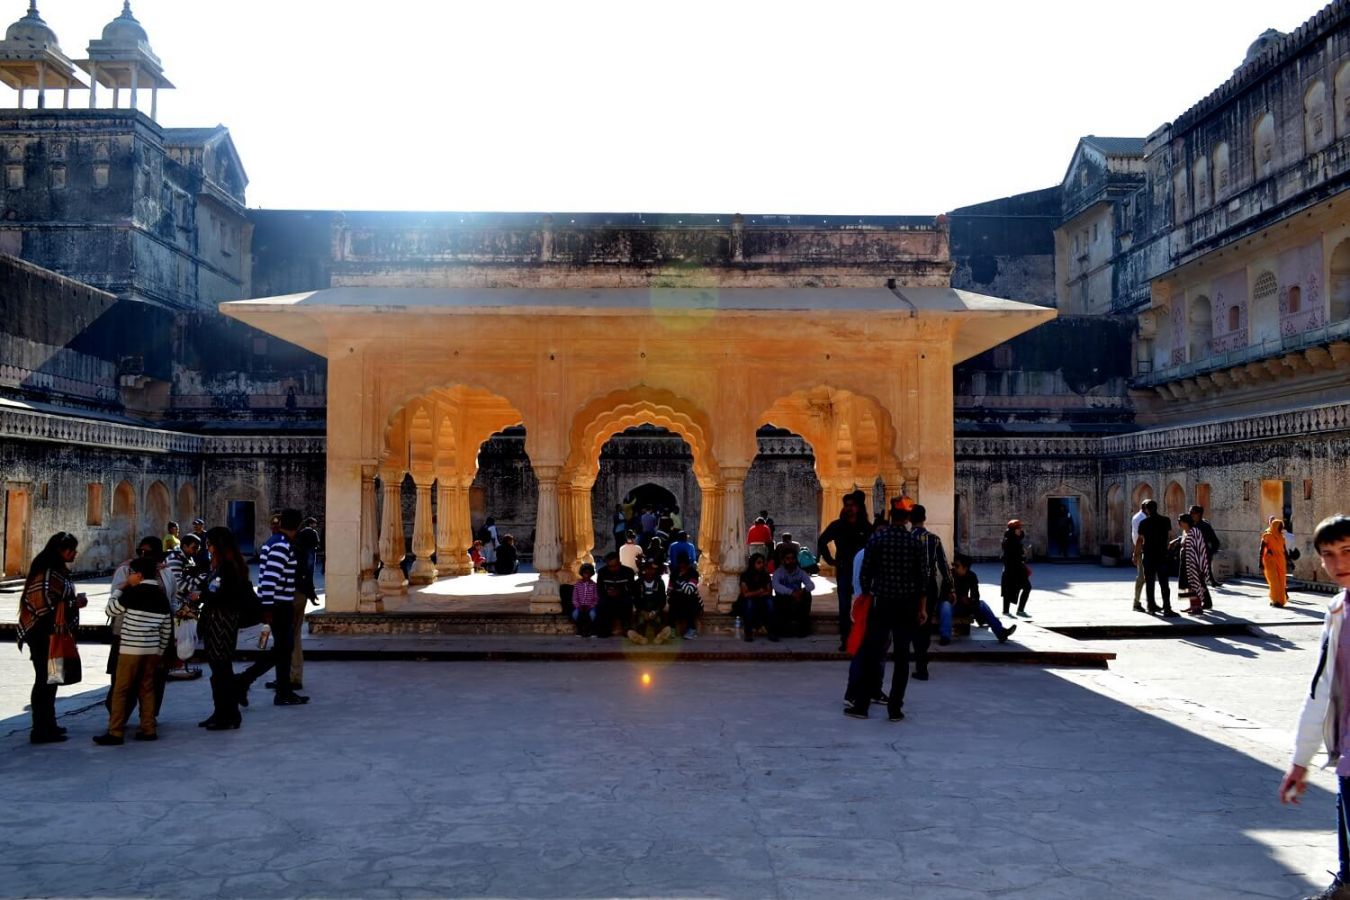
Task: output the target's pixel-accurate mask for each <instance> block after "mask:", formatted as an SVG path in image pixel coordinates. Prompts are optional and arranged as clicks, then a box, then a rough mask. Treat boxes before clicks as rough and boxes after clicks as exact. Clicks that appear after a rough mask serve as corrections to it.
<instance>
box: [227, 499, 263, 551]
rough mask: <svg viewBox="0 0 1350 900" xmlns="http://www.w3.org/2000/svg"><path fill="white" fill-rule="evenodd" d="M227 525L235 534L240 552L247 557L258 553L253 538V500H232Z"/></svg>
mask: <svg viewBox="0 0 1350 900" xmlns="http://www.w3.org/2000/svg"><path fill="white" fill-rule="evenodd" d="M225 526H226V527H227V528H229V529H230V532H231V533H232V534H233V535H234V539H235V541H236V542H237V543H238V544H239V552H240V553H242V554H243V555H244V558H245V559H249V558H251V557H252V556H253V555H254V554H255V553H257V547H256V546H255V545H254V540H253V527H254V518H253V501H251V500H231V501H230V505H229V510H228V513H227V514H226V517H225Z"/></svg>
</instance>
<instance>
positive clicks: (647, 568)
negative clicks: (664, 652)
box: [628, 559, 672, 644]
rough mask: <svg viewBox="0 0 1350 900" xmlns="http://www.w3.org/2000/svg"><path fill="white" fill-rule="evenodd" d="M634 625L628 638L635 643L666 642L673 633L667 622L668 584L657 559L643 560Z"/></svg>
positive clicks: (635, 604) (629, 631)
mask: <svg viewBox="0 0 1350 900" xmlns="http://www.w3.org/2000/svg"><path fill="white" fill-rule="evenodd" d="M634 606H635V607H636V609H635V612H634V622H633V627H632V628H630V629H629V630H628V639H629V640H630V641H632V642H633V643H635V644H648V643H655V644H664V643H665V642H666V641H668V640H670V636H671V634H672V632H671V629H670V626H669V625H667V624H666V617H665V611H666V584H665V582H664V581H662V580H661V571H660V569H658V568H657V565H656V560H654V559H644V560H643V561H642V575H641V577H639V578H638V584H637V598H636V601H635V603H634Z"/></svg>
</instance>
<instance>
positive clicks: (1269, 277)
mask: <svg viewBox="0 0 1350 900" xmlns="http://www.w3.org/2000/svg"><path fill="white" fill-rule="evenodd" d="M1279 290H1280V285H1279V282H1277V281H1276V280H1275V273H1274V272H1262V273H1261V274H1260V275H1259V276H1257V279H1256V284H1255V285H1254V286H1253V287H1252V297H1253V298H1254V299H1257V300H1261V299H1264V298H1266V297H1269V296H1271V295H1272V294H1275V293H1278V292H1279Z"/></svg>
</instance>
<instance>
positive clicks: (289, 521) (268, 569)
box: [239, 509, 309, 706]
mask: <svg viewBox="0 0 1350 900" xmlns="http://www.w3.org/2000/svg"><path fill="white" fill-rule="evenodd" d="M278 518H279V522H278V526H279V528H280V530H279V531H278V532H277V534H276V535H273V536H272V538H270V539H269V540H268V542H267V545H266V546H265V547H263V552H262V558H261V559H260V560H259V562H258V600H259V601H260V602H261V603H262V619H263V622H264V623H266V624H268V625H270V626H271V627H272V656H271V658H270V659H260V660H258V661H257V662H255V663H254V664H253V665H251V666H249V667H248V668H247V669H245V670H244V671H243V672H242V673H241V674H240V675H239V694H240V699H241V702H243V703H244V704H245V705H247V695H248V689H249V687H250V686H251V685H252V684H253V682H255V681H257V680H258V678H259V677H260V676H262V675H263V674H265V673H266V672H268V671H269V670H270V669H272V668H273V667H276V670H277V675H276V686H277V687H276V696H275V697H274V698H273V699H272V702H273V703H274V704H276V705H277V706H299V705H300V704H302V703H308V702H309V698H308V697H302V696H301V695H300V694H297V693H296V692H295V689H294V688H292V687H291V652H292V651H293V650H294V648H295V604H296V602H297V593H298V588H297V585H296V577H295V573H296V560H295V551H294V549H293V548H292V546H291V541H293V540H295V533H296V532H297V531H299V530H300V511H299V510H297V509H287V510H283V511H282V513H281V515H280V516H279V517H278ZM298 602H300V603H304V598H303V597H300V598H298Z"/></svg>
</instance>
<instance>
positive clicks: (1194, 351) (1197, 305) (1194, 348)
mask: <svg viewBox="0 0 1350 900" xmlns="http://www.w3.org/2000/svg"><path fill="white" fill-rule="evenodd" d="M1187 330H1188V331H1189V333H1190V345H1189V356H1188V359H1189V360H1190V361H1191V362H1199V361H1200V360H1202V359H1205V358H1207V357H1208V356H1209V354H1210V348H1211V346H1212V342H1213V340H1214V323H1213V312H1212V310H1211V307H1210V303H1209V298H1208V297H1205V296H1203V295H1202V296H1199V297H1192V298H1191V303H1190V310H1189V312H1188V315H1187Z"/></svg>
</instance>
